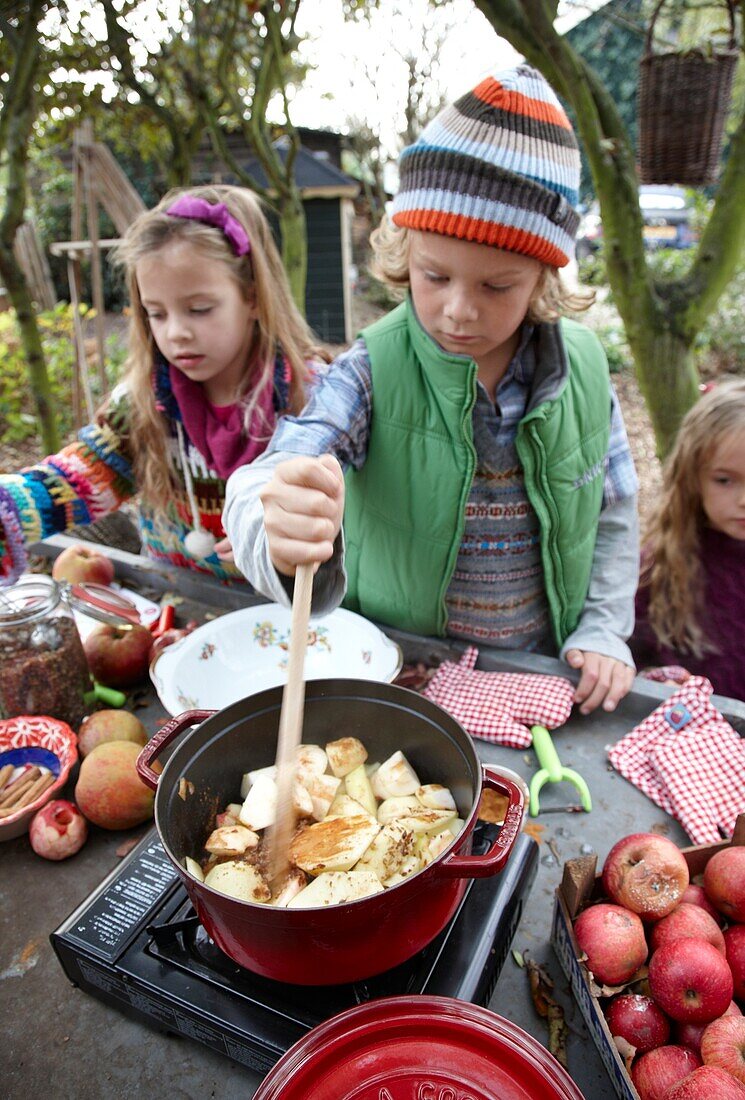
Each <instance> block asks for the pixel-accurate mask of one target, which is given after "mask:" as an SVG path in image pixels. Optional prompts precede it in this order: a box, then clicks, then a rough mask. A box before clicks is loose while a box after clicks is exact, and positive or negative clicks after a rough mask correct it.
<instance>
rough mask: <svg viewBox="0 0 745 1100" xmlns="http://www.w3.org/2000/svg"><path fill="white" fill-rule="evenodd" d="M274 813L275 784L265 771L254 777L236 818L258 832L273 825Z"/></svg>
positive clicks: (275, 801)
mask: <svg viewBox="0 0 745 1100" xmlns="http://www.w3.org/2000/svg"><path fill="white" fill-rule="evenodd" d="M276 813H277V784H276V783H275V781H274V779H273V777H272V776H271V775H268V774H267V772H266V770H265V772H264V774H263V775H257V776H256V778H255V779H254V781H253V782H252V784H251V786H250V787H249V789H248V794H247V795H246V801H245V802H244V803H243V805H242V806H241V812H240V814H239V815H238V818H239V820H240V822H241V824H242V825H245V826H246V827H247V828H248V829H253V831H254V832H260V831H261V829H266V828H267V826H268V825H271V824H273V822H274V817H275V814H276Z"/></svg>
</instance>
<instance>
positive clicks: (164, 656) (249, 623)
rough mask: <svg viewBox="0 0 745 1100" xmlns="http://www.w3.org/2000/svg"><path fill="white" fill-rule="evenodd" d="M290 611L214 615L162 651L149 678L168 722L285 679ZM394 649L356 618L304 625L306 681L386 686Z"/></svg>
mask: <svg viewBox="0 0 745 1100" xmlns="http://www.w3.org/2000/svg"><path fill="white" fill-rule="evenodd" d="M290 618H291V611H290V609H289V608H286V607H281V606H280V605H279V604H275V603H269V604H258V605H257V606H256V607H245V608H241V610H240V611H232V612H230V613H229V614H227V615H222V616H221V617H220V618H219V619H213V620H212V621H211V622H208V623H205V624H204V626H200V627H198V629H197V630H195V631H193V632H192V633H191V634H188V635H187V636H186V637H185V638H182V639H181V640H180V641H178V642H175V643H174V644H173V645H171V646H168V647H167V648H166V649H164V650H163V651H162V652H161V653H159V654H158V656H157V657H156V658H155V660H154V661H153V663H152V664H151V666H150V677H151V679H152V681H153V683H154V684H155V689H156V691H157V692H158V696H159V698H160V701H161V702H162V704H163V706H164V707H165V708H166V710H167V711H168V712H169V714H174V715H175V714H181V713H182V712H183V711H185V710H192V709H198V710H222V709H223V707H227V706H229V705H230V704H231V703H234V702H236V701H237V700H238V699H243V698H245V697H246V696H247V695H254V694H255V693H256V692H258V691H263V690H264V689H265V688H270V687H276V686H277V685H279V684H284V683H285V681H286V679H287V657H288V642H289V634H290ZM402 660H403V659H402V655H401V650H400V649H399V647H398V646H397V645H396V644H395V643H394V642H392V641H391V640H390V638H388V637H386V635H385V634H383V632H382V631H381V630H379V629H378V628H377V627H376V626H374V625H373V624H372V623H371V622H368V620H367V619H363V618H362V616H361V615H355V614H354V613H353V612H352V611H346V610H345V609H344V608H339V609H337V610H336V611H332V612H331V614H329V615H324V616H322V617H320V618H312V619H311V621H310V625H309V628H308V649H307V652H306V655H305V668H304V675H305V678H306V680H320V679H325V678H327V677H329V678H340V677H342V678H346V677H348V678H351V679H357V680H380V681H387V682H390V681H392V680H394V679H395V678H396V676H397V675H398V673H399V672H400V670H401V664H402Z"/></svg>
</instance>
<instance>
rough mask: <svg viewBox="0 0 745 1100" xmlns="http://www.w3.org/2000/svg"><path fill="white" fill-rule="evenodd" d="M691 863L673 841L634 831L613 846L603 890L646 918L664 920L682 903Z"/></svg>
mask: <svg viewBox="0 0 745 1100" xmlns="http://www.w3.org/2000/svg"><path fill="white" fill-rule="evenodd" d="M689 878H690V876H689V873H688V864H687V863H686V861H685V858H684V856H683V853H682V852H681V851H680V849H679V848H677V847H676V846H675V845H674V844H673V842H672V841H671V840H667V838H666V837H664V836H657V834H656V833H632V834H631V835H630V836H625V837H623V838H622V839H621V840H619V841H618V842H617V843H616V844H614V845H613V847H612V848H611V850H610V851H609V852H608V855H607V857H606V860H605V865H604V867H603V889H604V890H605V892H606V894H607V895H608V897H609V898H612V900H613V901H615V902H616V904H617V905H623V906H624V907H625V908H626V909H631V910H632V911H633V912H634V913H638V914H639V916H640V917H641V918H642V920H647V921H653V920H660V919H661V918H662V917H666V916H667V914H668V913H671V912H672V910H673V909H674V908H675V906H676V905H677V904H678V903H679V901H680V899H681V897H682V895H683V891H684V890H685V888H686V886H687V885H688V882H689Z"/></svg>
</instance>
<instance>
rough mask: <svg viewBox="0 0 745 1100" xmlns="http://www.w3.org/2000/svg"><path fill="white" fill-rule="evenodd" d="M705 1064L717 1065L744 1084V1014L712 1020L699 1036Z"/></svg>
mask: <svg viewBox="0 0 745 1100" xmlns="http://www.w3.org/2000/svg"><path fill="white" fill-rule="evenodd" d="M701 1057H702V1058H703V1060H704V1065H706V1066H719V1068H720V1069H724V1070H726V1071H727V1073H731V1074H732V1076H733V1077H736V1078H737V1080H738V1081H740V1082H742V1084H743V1085H745V1016H722V1017H721V1018H720V1019H718V1020H713V1021H712V1022H711V1023H710V1024H709V1026H708V1027H707V1029H706V1031H705V1032H704V1034H703V1035H702V1037H701Z"/></svg>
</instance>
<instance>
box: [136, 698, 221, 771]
mask: <svg viewBox="0 0 745 1100" xmlns="http://www.w3.org/2000/svg"><path fill="white" fill-rule="evenodd" d="M216 713H217V711H214V710H185V711H184V712H183V714H178V715H176V717H175V718H172V719H171V721H170V722H166V724H165V726H163V728H162V729H159V730H158V732H157V733H155V734H153V736H152V737H151V738H150V740H149V741H148V743H147V744H146V745H145V748H144V749H143V750H142V752H141V753H140V755H139V756H138V757H137V760H136V761H135V767H136V768H137V774H138V775H139V777H140V779H141V780H142V782H143V783H144V784H145V785H146V786H148V787H150V789H151V790H153V791H155V790H157V788H158V773H157V772H155V771H153V769H152V767H151V764H152V763H153V761H154V760H155V758H156V756H159V755H160V753H161V752H162V751H163V749H164V748H166V746H167V745H170V743H171V741H173V739H174V738H175V737H178V735H179V734H180V733H183V731H184V730H185V729H189V728H190V727H191V726H198V725H199V723H200V722H203V721H204V720H205V718H209V717H211V715H213V714H216Z"/></svg>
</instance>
